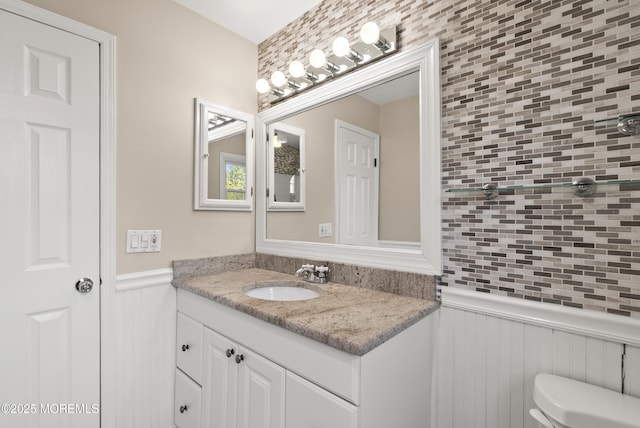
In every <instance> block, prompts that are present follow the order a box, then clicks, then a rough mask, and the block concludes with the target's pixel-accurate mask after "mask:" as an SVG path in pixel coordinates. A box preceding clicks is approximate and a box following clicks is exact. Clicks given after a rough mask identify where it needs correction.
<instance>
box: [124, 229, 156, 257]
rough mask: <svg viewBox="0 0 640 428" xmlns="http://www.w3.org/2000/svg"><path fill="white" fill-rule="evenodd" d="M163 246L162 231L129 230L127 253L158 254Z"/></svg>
mask: <svg viewBox="0 0 640 428" xmlns="http://www.w3.org/2000/svg"><path fill="white" fill-rule="evenodd" d="M161 244H162V231H161V230H127V249H126V252H127V253H156V252H158V251H160V247H161Z"/></svg>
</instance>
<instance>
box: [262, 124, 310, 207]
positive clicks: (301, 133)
mask: <svg viewBox="0 0 640 428" xmlns="http://www.w3.org/2000/svg"><path fill="white" fill-rule="evenodd" d="M269 127H270V129H269V141H268V143H267V147H268V151H269V153H268V154H267V160H268V162H269V165H268V168H267V171H268V175H269V179H268V189H269V192H268V193H269V196H268V202H267V203H268V205H267V209H268V210H269V211H304V201H305V194H306V193H305V192H306V180H305V169H306V161H307V160H306V148H305V147H306V144H307V143H306V135H307V132H306V131H305V130H304V129H301V128H296V127H294V126H291V125H287V124H284V123H272V124H270V126H269ZM275 130H278V131H283V132H286V133H287V134H293V135H296V136H298V137H299V138H300V175H299V177H300V186H299V187H300V197H299V199H300V202H281V201H276V200H275V191H274V189H275V181H276V180H275V165H274V163H275V151H274V146H273V142H274V138H273V137H274V135H273V134H274V131H275Z"/></svg>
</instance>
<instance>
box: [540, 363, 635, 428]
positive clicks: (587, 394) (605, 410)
mask: <svg viewBox="0 0 640 428" xmlns="http://www.w3.org/2000/svg"><path fill="white" fill-rule="evenodd" d="M533 400H534V401H535V403H536V405H537V406H538V408H539V409H540V410H542V412H543V413H545V414H546V415H547V416H550V417H552V418H553V419H555V420H557V421H558V422H560V423H561V424H564V425H566V426H568V427H572V428H573V427H575V428H600V427H603V426H606V427H607V428H640V398H636V397H632V396H630V395H625V394H620V393H618V392H614V391H610V390H608V389H604V388H600V387H598V386H594V385H590V384H588V383H584V382H579V381H577V380H572V379H567V378H564V377H560V376H554V375H551V374H539V375H537V376H536V378H535V382H534V387H533Z"/></svg>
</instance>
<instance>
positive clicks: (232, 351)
mask: <svg viewBox="0 0 640 428" xmlns="http://www.w3.org/2000/svg"><path fill="white" fill-rule="evenodd" d="M235 352H236V351H235V350H234V349H233V348H229V349H227V351H226V354H227V358H230V357H231V356H232V355H233V354H235Z"/></svg>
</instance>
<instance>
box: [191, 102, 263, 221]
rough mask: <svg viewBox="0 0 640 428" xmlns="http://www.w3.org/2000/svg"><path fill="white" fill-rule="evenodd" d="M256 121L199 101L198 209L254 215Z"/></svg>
mask: <svg viewBox="0 0 640 428" xmlns="http://www.w3.org/2000/svg"><path fill="white" fill-rule="evenodd" d="M253 133H254V118H253V116H252V115H250V114H248V113H243V112H240V111H237V110H234V109H231V108H228V107H224V106H220V105H216V104H213V103H210V102H207V101H205V100H203V99H201V98H196V99H195V182H194V209H196V210H232V211H251V209H252V206H253V204H252V201H253V184H252V183H253V164H254V162H253V153H254V144H253Z"/></svg>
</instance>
